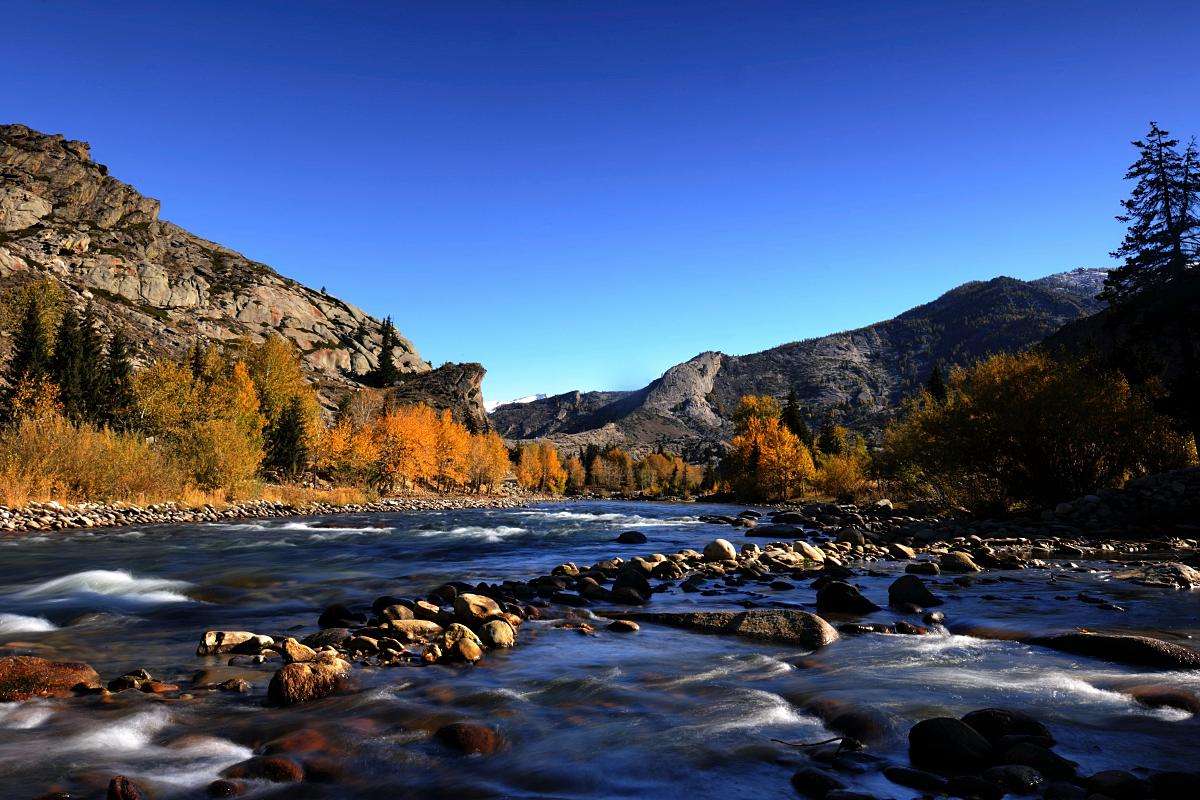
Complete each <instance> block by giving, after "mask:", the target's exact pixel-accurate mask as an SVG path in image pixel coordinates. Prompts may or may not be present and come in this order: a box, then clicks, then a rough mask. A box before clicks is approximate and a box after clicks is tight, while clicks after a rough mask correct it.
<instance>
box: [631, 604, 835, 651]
mask: <svg viewBox="0 0 1200 800" xmlns="http://www.w3.org/2000/svg"><path fill="white" fill-rule="evenodd" d="M620 617H621V619H631V620H636V621H641V622H651V623H657V624H659V625H669V626H671V627H674V628H686V629H688V630H694V631H700V632H701V633H715V634H726V635H731V636H744V637H746V638H747V639H758V640H760V641H766V642H778V643H781V644H794V645H799V646H801V647H805V648H808V649H812V650H815V649H817V648H819V647H824V646H826V645H828V644H832V643H833V642H836V641H837V639H838V632H837V631H836V630H834V628H833V626H831V625H830V624H829V623H828V622H826V621H825V620H823V619H821V618H820V617H818V616H817V615H816V614H810V613H808V612H807V611H798V610H794V609H766V608H756V609H751V610H749V611H688V612H668V611H664V612H650V611H643V612H628V611H623V612H621V614H620Z"/></svg>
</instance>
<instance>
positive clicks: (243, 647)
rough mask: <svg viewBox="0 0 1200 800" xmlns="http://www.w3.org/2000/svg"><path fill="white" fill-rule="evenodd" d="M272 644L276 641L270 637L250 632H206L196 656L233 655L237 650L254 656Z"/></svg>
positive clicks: (197, 647) (197, 648) (198, 646)
mask: <svg viewBox="0 0 1200 800" xmlns="http://www.w3.org/2000/svg"><path fill="white" fill-rule="evenodd" d="M272 644H274V640H273V639H271V637H270V636H260V635H259V634H257V633H251V632H250V631H205V632H204V638H203V639H201V640H200V644H199V645H197V646H196V655H198V656H211V655H217V654H218V653H232V652H234V651H235V649H236V650H237V651H238V652H243V653H247V654H250V655H253V654H254V653H258V652H260V651H261V650H262V649H263V648H264V647H267V646H269V645H272Z"/></svg>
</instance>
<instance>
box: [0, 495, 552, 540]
mask: <svg viewBox="0 0 1200 800" xmlns="http://www.w3.org/2000/svg"><path fill="white" fill-rule="evenodd" d="M549 499H551V498H548V497H541V496H538V495H530V494H508V495H457V494H448V495H432V494H431V495H425V494H422V495H412V496H408V497H389V498H385V499H383V500H378V501H375V502H372V503H349V504H337V503H321V502H314V503H305V504H302V505H294V504H291V503H284V502H279V501H272V500H248V501H245V502H239V503H231V504H229V505H226V506H221V507H217V506H213V505H204V506H200V507H198V508H191V507H187V506H181V505H178V504H177V503H156V504H153V505H146V506H137V505H130V504H125V503H112V504H109V503H79V504H75V505H64V504H62V503H57V502H53V501H51V502H48V503H30V504H28V505H26V506H23V507H21V508H10V507H8V506H0V533H33V532H46V531H62V530H72V529H79V528H118V527H125V526H129V525H186V524H197V523H213V522H228V521H230V520H245V519H270V518H278V517H316V516H328V515H336V514H375V513H401V512H409V511H453V510H458V509H467V508H519V507H521V506H524V505H528V504H529V503H533V502H538V501H541V500H549Z"/></svg>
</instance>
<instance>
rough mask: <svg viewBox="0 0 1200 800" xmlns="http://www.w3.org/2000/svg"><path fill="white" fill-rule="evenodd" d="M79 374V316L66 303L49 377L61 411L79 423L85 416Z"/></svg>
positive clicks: (82, 373) (80, 339)
mask: <svg viewBox="0 0 1200 800" xmlns="http://www.w3.org/2000/svg"><path fill="white" fill-rule="evenodd" d="M83 375H84V364H83V337H82V335H81V334H80V329H79V315H78V314H76V313H75V309H74V308H73V307H71V306H70V305H68V306H67V308H66V310H65V311H64V312H63V316H62V321H61V322H59V324H58V335H57V336H56V337H55V340H54V357H53V358H52V359H51V360H50V380H52V381H54V383H55V384H56V385H57V386H58V399H59V402H60V403H62V407H63V413H65V414H66V415H67V417H68V418H70V419H72V420H74V421H75V422H82V421H83V420H84V418H85V416H86V400H85V397H84V388H83V383H84V378H83Z"/></svg>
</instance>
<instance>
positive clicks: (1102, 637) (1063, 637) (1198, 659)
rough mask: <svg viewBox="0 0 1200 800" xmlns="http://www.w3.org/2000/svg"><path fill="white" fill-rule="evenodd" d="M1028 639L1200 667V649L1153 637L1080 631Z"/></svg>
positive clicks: (1106, 656) (1115, 657)
mask: <svg viewBox="0 0 1200 800" xmlns="http://www.w3.org/2000/svg"><path fill="white" fill-rule="evenodd" d="M1025 641H1026V643H1027V644H1033V645H1038V646H1040V647H1049V648H1051V649H1052V650H1061V651H1062V652H1064V653H1071V654H1072V655H1077V656H1088V657H1090V658H1099V659H1102V660H1104V661H1112V662H1114V663H1117V664H1132V665H1134V666H1139V667H1158V668H1160V669H1200V652H1198V651H1196V650H1192V649H1191V648H1188V647H1183V646H1182V645H1178V644H1172V643H1171V642H1164V641H1163V640H1161V639H1152V638H1150V637H1149V636H1129V635H1124V634H1111V633H1089V632H1086V631H1077V632H1074V633H1060V634H1057V635H1053V636H1034V637H1031V638H1028V639H1026V640H1025Z"/></svg>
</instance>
